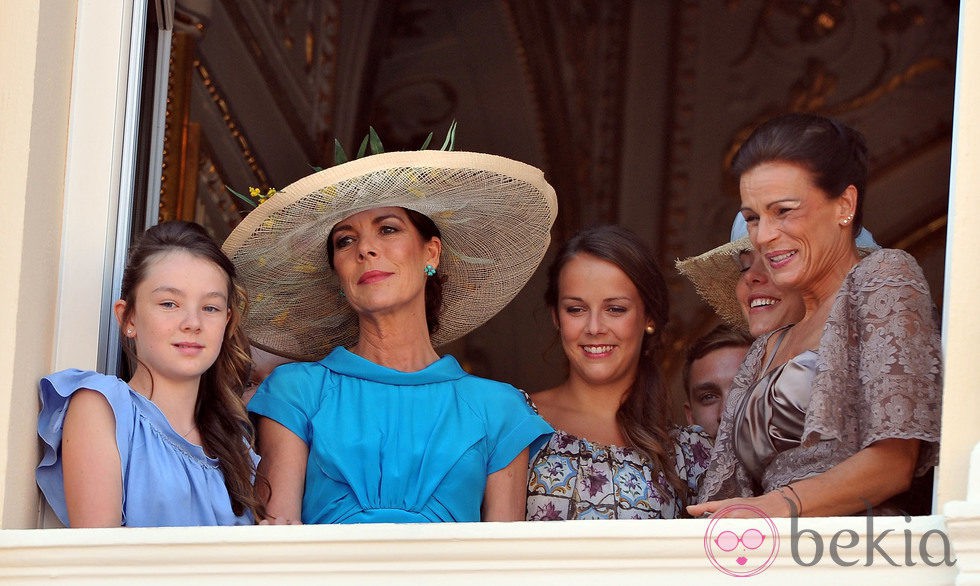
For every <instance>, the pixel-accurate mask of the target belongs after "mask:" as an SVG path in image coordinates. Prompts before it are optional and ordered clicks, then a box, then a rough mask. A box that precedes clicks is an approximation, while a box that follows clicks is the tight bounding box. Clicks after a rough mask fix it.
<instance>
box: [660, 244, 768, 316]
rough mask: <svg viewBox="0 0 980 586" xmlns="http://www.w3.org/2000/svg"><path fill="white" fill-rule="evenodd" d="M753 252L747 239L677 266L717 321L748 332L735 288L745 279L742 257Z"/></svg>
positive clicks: (676, 263) (679, 261) (725, 245)
mask: <svg viewBox="0 0 980 586" xmlns="http://www.w3.org/2000/svg"><path fill="white" fill-rule="evenodd" d="M751 250H754V249H753V248H752V241H751V240H749V237H748V236H744V237H742V238H738V239H737V240H734V241H732V242H728V243H726V244H722V245H721V246H719V247H717V248H712V249H711V250H709V251H708V252H705V253H703V254H699V255H698V256H693V257H691V258H687V259H684V260H678V261H675V262H674V266H675V267H677V272H679V273H680V274H682V275H684V276H685V277H687V278H688V279H690V281H691V283H692V284H693V285H694V290H695V291H697V292H698V295H700V296H701V298H702V299H704V300H705V301H707V302H708V304H709V305H711V307H712V308H714V310H715V313H717V314H718V317H720V318H721V319H723V320H724V321H725V322H726V323H728V324H729V325H732V326H735V327H737V328H741V329H748V323H746V321H745V316H743V315H742V308H741V307H740V306H739V304H738V298H736V297H735V284H736V283H737V282H738V278H739V277H740V276H741V275H742V265H741V263H740V262H739V255H740V254H742V253H743V252H748V251H751Z"/></svg>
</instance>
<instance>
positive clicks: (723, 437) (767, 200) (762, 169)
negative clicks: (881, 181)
mask: <svg viewBox="0 0 980 586" xmlns="http://www.w3.org/2000/svg"><path fill="white" fill-rule="evenodd" d="M867 161H868V154H867V147H866V146H865V142H864V138H863V137H862V136H861V135H860V134H859V133H858V132H856V131H854V130H853V129H851V128H848V127H846V126H844V125H842V124H840V123H838V122H835V121H833V120H830V119H827V118H823V117H820V116H814V115H808V114H789V115H785V116H781V117H778V118H775V119H773V120H770V121H769V122H766V123H765V124H763V125H762V126H760V127H759V128H758V129H756V131H755V132H754V133H753V134H752V136H750V137H749V139H748V140H747V141H746V142H745V144H744V145H743V146H742V148H741V149H740V151H739V153H738V154H737V155H736V157H735V159H734V161H733V163H732V170H733V172H734V174H735V176H736V177H738V178H739V185H740V191H741V196H742V214H743V216H744V217H745V219H746V221H747V222H748V226H749V237H750V238H751V240H752V244H753V246H754V247H755V249H756V251H758V253H759V254H760V255H762V256H763V257H764V259H765V262H766V264H767V268H768V270H769V272H770V275H771V278H772V280H773V282H774V283H775V284H776V285H777V286H779V287H780V288H784V289H795V290H797V291H799V292H800V293H801V294H802V295H803V301H804V305H805V307H806V312H805V314H804V316H803V318H802V319H801V320H800V321H798V322H797V323H796V324H795V325H790V326H786V327H784V328H780V329H778V330H776V331H775V332H772V333H770V334H768V335H765V336H762V337H760V338H759V339H758V340H757V341H756V342H755V344H754V345H753V346H752V348H751V349H750V351H749V353H748V356H747V357H746V361H745V363H744V364H743V366H742V369H741V370H740V372H739V374H738V375H737V376H736V378H735V381H734V383H733V386H732V392H731V395H730V396H729V399H728V403H727V405H726V407H725V412H724V414H723V416H722V423H721V426H720V428H719V430H718V436H717V439H716V444H715V447H714V452H713V453H712V461H711V465H710V468H709V470H708V473H707V474H706V475H705V479H704V483H703V485H702V488H701V493H700V495H699V498H700V500H701V501H702V504H699V505H696V506H691V507H688V511H689V512H690V513H691V514H692V515H694V516H699V515H702V514H710V513H714V512H716V511H719V510H722V509H724V508H726V507H728V506H732V505H740V506H742V505H751V506H754V507H757V508H758V509H761V510H762V511H763V512H764V513H765V514H766V515H768V516H770V517H772V516H790V515H793V516H795V515H808V516H816V515H821V516H828V515H848V514H854V513H864V512H865V511H866V510H873V511H874V512H875V513H881V514H884V513H891V514H894V513H896V512H898V510H899V509H900V508H902V506H903V505H902V503H901V502H900V500H899V499H898V497H899V496H901V495H902V494H903V493H905V492H906V491H907V490H908V488H909V486H910V484H911V482H912V480H913V478H914V477H915V476H918V475H921V474H924V473H925V472H926V471H928V469H929V468H931V467H932V466H933V465H935V464H936V461H937V455H938V449H939V421H940V419H939V418H940V409H941V401H942V381H941V375H942V362H941V357H940V344H939V333H938V331H939V330H938V320H937V319H936V317H937V316H936V309H935V305H934V304H933V303H932V300H931V298H930V296H929V288H928V285H927V284H926V282H925V279H924V277H923V275H922V271H921V269H920V268H919V266H918V265H917V264H916V262H915V260H914V259H912V257H911V256H909V255H908V254H906V253H904V252H902V251H899V250H888V249H881V250H878V251H875V252H872V253H870V254H868V255H867V256H865V257H863V258H861V256H860V255H859V252H858V248H857V246H856V244H855V241H854V236H855V235H856V234H857V233H858V232H859V231H860V229H861V219H862V213H861V204H862V201H863V198H864V193H865V184H866V182H867V176H868V166H867ZM704 501H707V502H704ZM739 510H741V511H743V512H747V511H746V509H745V508H744V507H741V508H740V509H739ZM736 513H737V512H736ZM726 516H735V515H733V514H726Z"/></svg>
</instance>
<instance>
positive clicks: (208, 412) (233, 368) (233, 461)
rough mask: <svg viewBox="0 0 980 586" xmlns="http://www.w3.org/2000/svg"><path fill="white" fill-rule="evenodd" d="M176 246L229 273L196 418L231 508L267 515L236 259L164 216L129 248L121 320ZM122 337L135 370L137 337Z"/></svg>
mask: <svg viewBox="0 0 980 586" xmlns="http://www.w3.org/2000/svg"><path fill="white" fill-rule="evenodd" d="M174 251H184V252H188V253H190V254H192V255H194V256H196V257H199V258H202V259H205V260H208V261H211V262H213V263H214V264H215V265H217V266H218V267H220V268H221V270H223V271H224V272H225V274H226V275H227V276H228V310H229V319H228V325H227V327H225V335H224V340H223V341H222V344H221V350H220V351H219V352H218V358H217V359H216V360H215V361H214V364H212V365H211V367H210V368H208V370H207V371H206V372H205V373H204V374H203V375H202V376H201V383H200V388H199V389H198V393H197V404H196V405H195V406H194V423H195V424H196V425H197V429H198V432H199V433H200V434H201V443H202V446H203V447H204V451H205V453H207V454H208V455H209V456H211V457H212V458H215V459H217V460H218V463H219V466H220V467H221V472H222V474H223V475H224V479H225V487H227V489H228V496H229V497H230V498H231V508H232V511H234V513H235V514H236V515H241V514H243V513H244V512H245V511H246V510H248V511H251V512H252V514H253V516H254V517H255V518H256V519H260V518H262V517H264V516H265V511H264V508H263V506H262V504H261V502H260V501H259V499H258V497H257V496H256V494H255V489H254V486H253V479H254V478H255V463H254V462H253V461H252V454H251V450H252V449H254V443H255V430H254V429H253V427H252V423H251V421H249V419H248V415H247V414H246V412H245V405H244V403H243V402H242V393H243V392H244V390H245V386H246V384H247V383H248V375H249V371H250V369H251V367H252V359H251V357H250V356H249V352H248V338H247V337H246V336H245V330H244V329H243V327H242V323H241V320H242V314H243V313H244V312H245V309H246V296H245V292H244V290H243V289H242V288H241V286H240V285H239V284H238V283H237V282H236V276H235V265H233V264H232V262H231V261H230V260H228V257H227V256H225V254H224V253H223V252H221V248H219V247H218V245H217V244H216V243H215V242H214V241H213V240H211V238H210V237H209V236H208V234H207V232H205V231H204V228H202V227H201V226H199V225H198V224H194V223H192V222H165V223H163V224H158V225H156V226H153V227H152V228H150V229H149V230H147V231H146V232H145V233H144V234H143V236H142V237H141V238H140V239H139V241H138V242H137V243H136V244H135V245H134V246H133V247H132V248H131V249H130V252H129V259H128V261H127V263H126V270H125V272H124V273H123V279H122V295H121V297H122V300H123V301H125V302H126V308H125V310H124V314H123V319H122V323H126V322H127V321H128V320H129V318H130V316H131V315H132V312H133V308H135V307H136V288H137V286H138V285H139V284H140V282H142V281H143V279H144V278H146V274H147V271H148V270H149V267H150V266H151V265H152V264H153V262H155V260H156V259H157V258H158V257H159V256H160V255H161V254H165V253H168V252H174ZM122 339H123V349H124V350H125V352H126V355H127V356H128V357H129V359H130V363H131V366H132V369H133V370H135V367H136V366H135V365H136V364H137V363H139V356H137V355H136V349H135V345H134V343H133V340H132V339H130V338H128V337H126V336H122ZM151 384H152V374H151ZM151 392H152V390H151Z"/></svg>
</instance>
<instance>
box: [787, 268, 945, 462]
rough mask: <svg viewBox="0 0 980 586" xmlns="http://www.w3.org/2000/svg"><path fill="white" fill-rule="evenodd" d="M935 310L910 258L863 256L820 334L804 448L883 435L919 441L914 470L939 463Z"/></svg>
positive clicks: (853, 443) (856, 446) (849, 444)
mask: <svg viewBox="0 0 980 586" xmlns="http://www.w3.org/2000/svg"><path fill="white" fill-rule="evenodd" d="M940 350H941V345H940V338H939V316H938V312H937V310H936V306H935V304H933V302H932V298H931V297H930V295H929V286H928V284H927V283H926V281H925V277H924V276H923V274H922V270H921V269H920V268H919V266H918V264H916V262H915V260H914V259H913V258H912V257H911V256H909V255H908V254H907V253H905V252H902V251H900V250H887V249H883V250H879V251H877V252H874V253H872V254H870V255H868V256H867V257H866V258H865V259H864V260H863V261H862V262H861V263H859V264H858V266H857V267H855V269H854V270H852V271H851V273H850V274H849V275H848V276H847V278H846V279H845V280H844V284H843V285H842V287H841V290H840V291H839V292H838V295H837V298H836V300H835V302H834V306H833V307H832V308H831V311H830V316H829V317H828V319H827V324H826V326H825V327H824V332H823V336H822V338H821V340H820V348H819V352H818V354H819V359H818V362H817V374H816V376H815V377H814V382H813V398H812V399H811V403H810V409H809V410H808V412H807V417H806V422H805V426H804V434H803V439H804V446H810V445H814V444H815V443H816V442H817V441H819V440H820V439H821V437H823V438H832V439H836V440H839V441H840V442H842V444H843V445H844V446H845V447H846V448H847V450H848V451H849V452H856V451H858V450H860V449H862V448H864V447H867V446H868V445H870V444H872V443H874V442H876V441H878V440H881V439H887V438H900V439H918V440H921V441H922V442H923V444H922V448H921V449H920V453H919V462H918V464H917V467H916V471H917V473H920V474H921V473H924V472H925V470H926V469H928V468H929V467H931V466H933V465H935V464H936V461H937V456H938V450H939V429H940V415H941V408H942V357H941V352H940Z"/></svg>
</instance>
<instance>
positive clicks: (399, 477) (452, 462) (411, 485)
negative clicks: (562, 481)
mask: <svg viewBox="0 0 980 586" xmlns="http://www.w3.org/2000/svg"><path fill="white" fill-rule="evenodd" d="M248 409H249V411H251V412H253V413H256V414H258V415H262V416H264V417H268V418H270V419H273V420H275V421H277V422H279V423H280V424H282V425H283V426H284V427H286V428H287V429H289V430H290V431H292V432H293V433H294V434H296V435H297V436H298V437H299V438H300V439H302V440H303V441H304V442H305V443H306V445H307V446H308V447H309V450H310V453H309V459H308V461H307V465H306V488H305V492H304V494H303V514H302V516H303V522H304V523H426V522H442V521H479V520H480V506H481V504H482V502H483V493H484V489H485V488H486V481H487V476H488V475H490V474H492V473H494V472H496V471H498V470H500V469H502V468H504V467H506V466H507V465H508V464H510V463H511V462H512V461H513V460H514V458H515V457H517V456H518V455H519V454H520V453H521V452H522V451H523V450H524V449H526V448H528V447H529V446H530V447H532V451H533V450H535V449H536V448H537V447H538V446H540V444H542V443H543V442H544V441H546V440H547V438H548V436H549V434H550V433H551V432H552V429H551V426H549V425H548V424H547V423H546V422H545V421H544V420H543V419H541V417H539V416H538V415H537V414H536V413H535V412H534V411H533V410H532V409H531V407H530V406H528V404H527V401H526V400H525V397H524V395H523V394H522V393H521V392H520V391H518V390H517V389H515V388H514V387H512V386H510V385H508V384H504V383H500V382H495V381H490V380H486V379H482V378H479V377H476V376H473V375H470V374H467V373H466V372H465V371H464V370H463V369H462V368H460V366H459V363H458V362H456V360H455V359H454V358H452V357H451V356H445V357H443V358H441V359H439V360H437V361H436V362H434V363H432V364H430V365H429V366H428V367H426V368H425V369H423V370H420V371H417V372H401V371H397V370H392V369H390V368H385V367H383V366H379V365H377V364H375V363H373V362H370V361H368V360H365V359H364V358H361V357H360V356H357V355H355V354H353V353H351V352H349V351H347V350H345V349H344V348H337V349H335V350H334V351H333V352H331V353H330V354H329V355H328V356H327V357H326V358H324V359H323V360H321V361H319V362H297V363H292V364H285V365H283V366H280V367H279V368H277V369H275V371H273V373H272V374H271V375H270V376H269V377H268V378H266V379H265V381H263V383H262V385H261V386H260V387H259V389H258V391H257V392H256V393H255V396H254V397H253V398H252V400H251V401H250V402H249V404H248Z"/></svg>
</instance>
